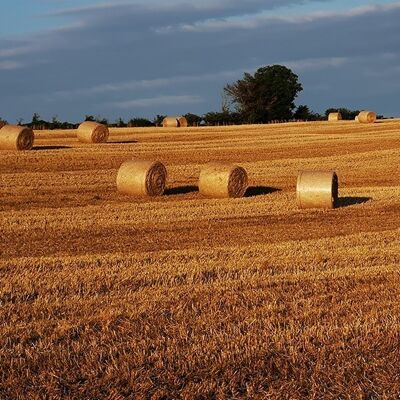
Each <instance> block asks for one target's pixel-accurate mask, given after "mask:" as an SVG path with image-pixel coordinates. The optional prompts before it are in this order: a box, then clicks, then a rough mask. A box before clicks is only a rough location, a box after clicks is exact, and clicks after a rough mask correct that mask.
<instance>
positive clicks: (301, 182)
mask: <svg viewBox="0 0 400 400" xmlns="http://www.w3.org/2000/svg"><path fill="white" fill-rule="evenodd" d="M338 189H339V181H338V176H337V174H336V172H335V171H301V172H300V173H299V176H298V178H297V204H298V206H299V208H302V209H304V208H335V207H336V206H337V201H338Z"/></svg>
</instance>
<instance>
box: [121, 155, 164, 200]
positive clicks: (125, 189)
mask: <svg viewBox="0 0 400 400" xmlns="http://www.w3.org/2000/svg"><path fill="white" fill-rule="evenodd" d="M166 181H167V170H166V168H165V166H164V164H162V163H161V162H159V161H135V160H132V161H126V162H124V163H123V164H122V165H121V167H120V169H119V171H118V175H117V189H118V191H119V192H121V193H124V194H129V195H131V196H161V195H162V194H163V193H164V190H165V184H166Z"/></svg>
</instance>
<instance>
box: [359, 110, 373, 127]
mask: <svg viewBox="0 0 400 400" xmlns="http://www.w3.org/2000/svg"><path fill="white" fill-rule="evenodd" d="M375 121H376V113H374V112H373V111H361V112H360V114H358V122H360V123H361V124H373V123H374V122H375Z"/></svg>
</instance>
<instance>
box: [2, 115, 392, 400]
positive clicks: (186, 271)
mask: <svg viewBox="0 0 400 400" xmlns="http://www.w3.org/2000/svg"><path fill="white" fill-rule="evenodd" d="M132 158H135V159H143V160H148V159H150V160H153V159H154V160H160V161H162V162H163V163H164V164H165V165H166V167H167V168H168V182H167V189H166V194H165V196H163V197H156V198H132V197H129V196H127V195H124V194H121V193H118V192H117V190H116V177H117V173H118V168H119V167H120V165H121V164H122V163H123V162H124V161H126V160H130V159H132ZM210 161H223V162H229V163H233V164H237V165H240V166H243V167H244V168H245V169H246V171H247V173H248V177H249V185H250V188H249V189H248V191H247V195H246V197H244V198H240V199H209V198H205V197H202V196H201V195H200V194H199V193H198V191H197V183H198V178H199V173H200V169H201V166H202V165H203V164H205V163H207V162H210ZM399 165H400V121H390V122H383V123H376V124H368V125H363V124H357V123H355V122H354V121H353V122H345V121H341V122H337V123H335V124H329V123H327V122H326V123H299V124H295V123H293V124H279V125H266V126H243V127H223V128H222V127H221V128H191V129H188V128H180V129H167V128H157V129H155V128H154V129H111V130H110V137H109V143H104V144H97V145H95V146H90V145H86V144H82V143H79V142H78V141H77V139H76V132H75V131H52V132H51V131H47V132H46V131H44V132H35V146H34V148H33V150H32V151H30V152H12V151H4V152H1V154H0V223H1V232H0V235H1V237H0V239H1V240H0V254H1V255H0V399H12V400H14V399H41V398H46V397H47V398H51V399H59V398H60V399H61V398H62V399H107V398H109V399H115V400H117V399H118V400H119V399H136V398H138V399H139V398H146V399H150V398H151V399H179V398H182V399H191V398H197V399H206V398H218V399H225V398H227V399H242V398H252V399H311V398H314V399H318V398H323V399H338V398H342V399H350V398H351V399H378V398H382V399H385V398H386V399H392V398H396V397H397V396H398V395H399V394H400V381H399V379H398V377H399V374H400V367H399V361H400V350H399V341H400V302H399V299H400V270H399V266H400V173H399V172H400V167H399ZM308 169H316V170H335V171H337V173H338V176H339V182H340V188H339V205H340V207H339V208H338V209H336V210H329V211H324V210H299V209H298V208H297V205H296V179H297V175H298V172H299V170H308Z"/></svg>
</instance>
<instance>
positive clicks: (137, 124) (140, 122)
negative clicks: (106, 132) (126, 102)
mask: <svg viewBox="0 0 400 400" xmlns="http://www.w3.org/2000/svg"><path fill="white" fill-rule="evenodd" d="M128 126H129V127H134V128H147V127H150V126H154V123H153V122H151V121H149V120H148V119H147V118H132V119H131V120H129V122H128Z"/></svg>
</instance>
